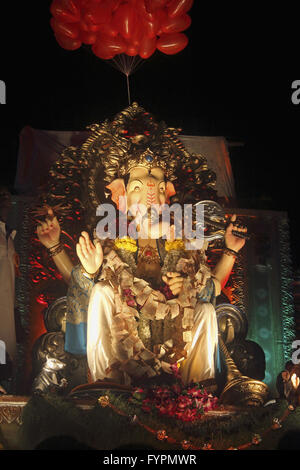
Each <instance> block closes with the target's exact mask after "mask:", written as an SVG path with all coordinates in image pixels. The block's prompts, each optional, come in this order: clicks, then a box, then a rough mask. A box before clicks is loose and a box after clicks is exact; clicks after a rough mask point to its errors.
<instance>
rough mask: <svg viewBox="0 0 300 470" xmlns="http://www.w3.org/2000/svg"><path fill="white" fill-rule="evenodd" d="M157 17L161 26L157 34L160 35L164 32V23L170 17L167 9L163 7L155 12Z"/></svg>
mask: <svg viewBox="0 0 300 470" xmlns="http://www.w3.org/2000/svg"><path fill="white" fill-rule="evenodd" d="M155 16H156V18H157V19H158V22H159V28H158V31H157V35H158V36H160V35H161V34H162V33H163V30H162V25H163V24H164V22H165V21H166V20H167V18H168V14H167V10H166V9H165V8H161V9H160V10H157V12H156V13H155Z"/></svg>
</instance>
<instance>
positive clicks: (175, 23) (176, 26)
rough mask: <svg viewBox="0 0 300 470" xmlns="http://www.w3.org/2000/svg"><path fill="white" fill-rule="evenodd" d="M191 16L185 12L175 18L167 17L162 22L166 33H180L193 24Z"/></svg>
mask: <svg viewBox="0 0 300 470" xmlns="http://www.w3.org/2000/svg"><path fill="white" fill-rule="evenodd" d="M191 22H192V20H191V17H190V16H189V15H187V14H186V13H184V14H183V15H182V16H175V18H169V17H167V18H166V20H165V21H164V22H163V23H162V25H161V29H162V31H163V32H164V33H180V31H184V30H185V29H187V28H189V27H190V26H191Z"/></svg>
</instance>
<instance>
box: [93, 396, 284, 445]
mask: <svg viewBox="0 0 300 470" xmlns="http://www.w3.org/2000/svg"><path fill="white" fill-rule="evenodd" d="M133 393H136V391H135V392H133ZM196 393H198V391H197V392H196ZM205 393H206V392H205V391H203V394H204V395H205ZM98 403H99V404H100V406H101V407H103V408H105V407H109V408H111V409H112V410H113V411H114V412H116V413H117V414H119V415H120V416H125V417H127V418H129V422H130V423H131V424H133V425H139V426H141V427H142V428H144V429H145V430H146V431H148V432H150V433H151V434H153V435H155V437H156V439H158V440H159V441H166V442H168V443H169V444H174V445H177V446H179V445H180V447H181V448H182V449H183V450H218V449H214V448H213V444H212V443H211V442H207V443H205V444H204V445H203V446H202V447H199V446H196V445H194V444H193V443H192V442H191V441H189V440H187V439H183V440H182V441H180V442H179V441H177V440H176V439H174V438H173V437H171V436H169V435H168V434H169V433H168V431H167V430H166V429H163V428H160V429H158V430H155V429H153V428H151V427H150V426H147V425H146V424H144V423H143V422H142V421H140V419H139V418H138V416H137V415H130V416H128V415H127V414H126V413H125V412H123V411H122V410H120V409H118V408H117V407H116V406H114V405H113V404H112V403H111V402H110V398H109V396H108V395H103V396H101V397H99V398H98ZM290 413H291V410H290V409H288V408H286V410H285V411H284V413H283V415H282V416H281V418H277V417H275V418H273V419H272V424H271V426H269V427H268V428H267V429H266V430H265V431H264V432H263V433H262V434H258V433H254V434H252V438H251V441H249V442H246V443H245V444H241V445H239V446H237V447H235V446H233V445H231V446H229V447H228V448H227V449H224V450H245V449H248V448H249V447H251V446H257V445H259V444H260V443H261V442H262V440H263V437H265V436H266V435H267V434H269V433H270V432H271V431H276V430H278V429H280V428H281V427H282V423H283V422H284V421H285V420H286V419H287V417H288V416H289V414H290ZM176 418H178V417H177V416H176ZM179 419H180V418H179ZM189 421H190V420H189Z"/></svg>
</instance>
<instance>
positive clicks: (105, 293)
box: [87, 282, 218, 383]
mask: <svg viewBox="0 0 300 470" xmlns="http://www.w3.org/2000/svg"><path fill="white" fill-rule="evenodd" d="M115 312H116V308H115V294H114V290H113V288H112V287H111V286H110V285H109V284H108V283H105V282H99V283H97V284H96V285H95V286H94V287H93V290H92V292H91V297H90V302H89V308H88V324H87V360H88V366H89V369H90V373H91V378H92V380H93V381H96V380H103V379H104V378H110V379H111V380H114V381H118V382H119V381H122V378H121V376H122V374H121V372H120V371H118V370H117V369H115V370H113V369H112V370H110V371H109V373H108V372H107V371H108V369H110V367H111V366H112V365H113V364H114V363H116V362H118V361H120V362H122V361H124V360H126V351H125V350H123V349H122V347H121V344H120V343H118V341H117V340H116V338H115V337H114V336H113V335H114V332H113V329H112V328H113V316H114V315H115ZM217 344H218V325H217V319H216V313H215V309H214V307H213V305H212V304H209V303H200V302H199V303H197V305H196V307H195V316H194V326H193V328H192V341H191V343H190V344H189V346H188V347H187V358H186V359H185V360H184V361H183V363H182V365H181V368H180V373H181V377H182V380H183V381H184V383H190V382H192V381H194V382H199V381H202V380H206V379H210V378H213V377H214V374H215V356H216V350H217Z"/></svg>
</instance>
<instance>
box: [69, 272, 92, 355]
mask: <svg viewBox="0 0 300 470" xmlns="http://www.w3.org/2000/svg"><path fill="white" fill-rule="evenodd" d="M93 286H94V282H93V281H92V280H91V279H88V278H87V277H85V276H84V275H83V274H82V272H81V269H80V266H76V267H75V268H74V269H73V270H72V273H71V279H70V284H69V289H68V293H67V318H66V333H65V351H67V352H69V353H71V354H83V355H85V354H86V343H87V313H88V306H89V299H90V294H91V291H92V288H93Z"/></svg>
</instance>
